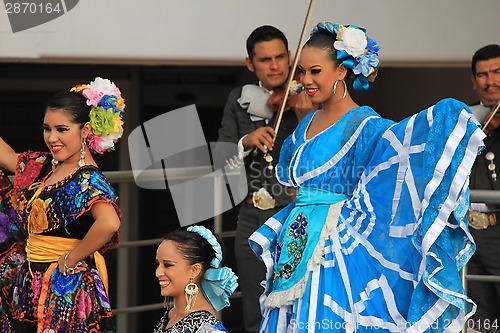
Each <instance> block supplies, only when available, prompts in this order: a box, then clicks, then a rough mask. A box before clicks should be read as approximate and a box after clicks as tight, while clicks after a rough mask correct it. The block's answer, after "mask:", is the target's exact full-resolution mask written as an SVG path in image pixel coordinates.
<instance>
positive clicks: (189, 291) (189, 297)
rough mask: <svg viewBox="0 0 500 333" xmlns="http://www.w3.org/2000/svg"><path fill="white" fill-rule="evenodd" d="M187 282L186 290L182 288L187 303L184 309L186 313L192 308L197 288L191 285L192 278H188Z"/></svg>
mask: <svg viewBox="0 0 500 333" xmlns="http://www.w3.org/2000/svg"><path fill="white" fill-rule="evenodd" d="M189 281H190V282H189V283H188V284H187V286H186V288H184V292H185V293H186V303H187V304H186V308H185V310H186V311H190V310H191V309H192V308H193V306H194V302H195V301H196V296H197V295H198V286H197V285H196V284H195V283H193V278H189Z"/></svg>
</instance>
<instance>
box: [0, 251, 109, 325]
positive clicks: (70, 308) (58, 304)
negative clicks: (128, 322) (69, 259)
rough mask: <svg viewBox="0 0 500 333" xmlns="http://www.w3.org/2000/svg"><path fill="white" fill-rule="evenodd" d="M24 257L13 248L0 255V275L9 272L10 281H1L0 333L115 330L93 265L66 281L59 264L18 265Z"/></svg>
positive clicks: (6, 279)
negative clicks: (0, 259)
mask: <svg viewBox="0 0 500 333" xmlns="http://www.w3.org/2000/svg"><path fill="white" fill-rule="evenodd" d="M23 252H24V249H23V248H20V247H19V245H17V243H16V244H14V245H13V246H12V247H10V248H9V249H8V250H6V251H5V252H4V253H2V254H1V257H2V258H3V260H2V262H1V266H0V267H1V268H2V273H5V272H6V271H9V276H8V277H5V276H3V277H4V278H3V279H2V285H1V290H0V298H1V304H2V307H3V309H2V312H1V316H0V332H2V333H4V332H16V333H19V332H37V333H62V332H68V333H69V332H71V333H84V332H96V333H97V332H109V331H113V330H114V322H113V319H112V313H111V309H110V304H109V300H108V297H107V295H106V292H105V290H104V286H103V283H102V281H101V278H100V276H99V273H98V271H97V270H96V269H95V268H92V266H94V263H93V262H87V264H89V271H87V272H84V273H79V274H75V275H71V276H68V277H65V276H63V275H62V274H61V273H59V269H58V267H57V263H33V262H32V263H30V264H29V265H28V263H27V262H24V263H23V264H22V265H19V263H20V258H23V256H24V253H23ZM21 260H24V259H21ZM89 261H90V260H89ZM16 265H19V266H18V267H17V268H16ZM9 282H10V283H9Z"/></svg>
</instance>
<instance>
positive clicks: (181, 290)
mask: <svg viewBox="0 0 500 333" xmlns="http://www.w3.org/2000/svg"><path fill="white" fill-rule="evenodd" d="M221 261H222V249H221V247H220V244H219V242H218V241H217V239H216V238H215V236H214V235H213V234H212V232H211V231H210V230H208V229H207V228H205V227H203V226H191V227H188V228H187V229H176V230H174V231H172V232H170V233H169V234H168V235H167V236H166V237H165V239H164V240H163V242H161V244H160V246H159V247H158V250H157V251H156V265H157V268H156V277H157V278H158V281H159V284H160V289H161V294H162V296H164V297H165V306H167V303H169V304H170V306H171V307H170V308H169V309H167V311H166V312H165V314H164V315H163V317H162V318H161V319H160V323H159V324H158V325H157V326H156V328H155V330H154V331H153V333H217V332H219V333H222V332H227V330H226V328H225V327H224V325H222V323H221V322H220V321H219V320H218V319H217V318H216V317H215V311H220V310H222V309H223V308H224V307H226V306H229V296H231V294H232V293H233V292H234V290H235V289H236V287H237V286H238V283H237V282H236V280H237V277H236V275H234V273H233V271H232V270H231V269H230V268H228V267H221V265H220V264H221ZM168 299H170V301H169V302H167V300H168Z"/></svg>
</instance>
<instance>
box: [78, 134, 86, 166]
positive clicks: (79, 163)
mask: <svg viewBox="0 0 500 333" xmlns="http://www.w3.org/2000/svg"><path fill="white" fill-rule="evenodd" d="M86 154H87V152H86V151H85V140H83V141H82V149H80V160H79V161H78V166H79V167H80V168H81V167H83V166H84V165H85V155H86Z"/></svg>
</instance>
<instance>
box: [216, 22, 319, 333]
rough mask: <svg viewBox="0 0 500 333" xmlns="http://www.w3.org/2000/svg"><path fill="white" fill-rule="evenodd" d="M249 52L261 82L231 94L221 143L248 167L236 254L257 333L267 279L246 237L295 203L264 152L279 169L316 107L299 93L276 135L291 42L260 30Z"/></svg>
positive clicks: (246, 308) (248, 318)
mask: <svg viewBox="0 0 500 333" xmlns="http://www.w3.org/2000/svg"><path fill="white" fill-rule="evenodd" d="M247 53H248V57H247V58H246V65H247V68H248V70H250V71H251V72H253V73H255V75H256V76H257V79H258V80H259V83H258V85H255V84H252V85H245V86H243V87H238V88H235V89H234V90H232V91H231V93H230V94H229V97H228V100H227V103H226V106H225V108H224V114H223V117H222V123H221V127H220V129H219V139H218V141H221V142H233V143H237V144H238V153H237V154H236V156H234V157H232V158H230V160H231V163H239V162H240V163H244V164H245V168H246V173H247V183H248V193H249V195H248V197H247V198H246V200H245V201H244V202H243V203H242V204H241V207H240V210H239V214H238V223H237V227H236V239H235V255H236V263H237V267H238V273H239V274H238V282H239V285H240V288H241V292H242V302H243V320H244V325H245V330H246V332H258V330H259V325H260V320H261V312H260V307H259V302H258V299H259V296H260V295H261V294H262V292H263V291H264V289H263V288H262V287H261V286H260V283H261V281H263V280H264V279H265V266H264V264H263V263H262V262H261V261H260V260H259V259H257V257H256V256H255V254H254V253H253V252H252V250H251V249H250V246H249V244H248V238H249V236H250V235H251V234H252V233H253V232H254V231H255V230H256V229H257V228H258V227H259V226H261V225H262V224H263V223H264V222H265V221H266V220H267V219H268V218H269V217H271V216H272V215H273V214H275V213H276V212H278V211H279V209H281V207H283V206H285V205H287V204H288V203H290V202H291V199H292V198H291V194H290V193H289V191H287V189H286V188H285V187H284V186H282V185H280V184H279V183H278V182H277V181H276V179H275V177H274V172H273V171H272V170H270V168H269V163H268V161H266V160H265V153H268V154H269V155H270V156H272V163H273V165H275V164H276V161H277V160H278V158H279V151H280V148H281V144H282V143H283V140H284V139H285V138H286V137H288V136H289V135H290V134H291V133H292V132H293V130H294V129H295V127H296V126H297V123H298V120H300V119H301V118H302V117H303V116H304V115H305V114H306V113H307V112H308V111H310V110H312V109H313V105H312V103H311V102H309V100H308V99H307V98H306V95H305V94H304V93H303V92H302V93H299V95H298V102H297V105H296V106H295V107H294V109H293V110H292V109H290V110H287V111H285V112H284V114H283V118H282V121H281V125H280V127H279V130H278V133H277V134H276V133H275V131H274V129H273V125H274V121H275V118H276V113H275V112H273V111H271V108H270V107H269V105H268V103H267V101H268V99H269V96H270V95H271V94H272V92H273V90H276V89H277V88H278V89H279V88H281V87H283V86H284V85H285V84H286V81H287V78H288V74H289V66H290V63H291V59H290V51H289V50H288V41H287V39H286V37H285V35H284V34H283V33H282V32H281V31H280V30H278V29H277V28H275V27H273V26H261V27H258V28H257V29H255V30H254V31H253V32H252V33H251V34H250V36H249V37H248V39H247ZM274 138H275V140H274ZM268 159H269V156H268ZM238 161H239V162H238Z"/></svg>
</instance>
